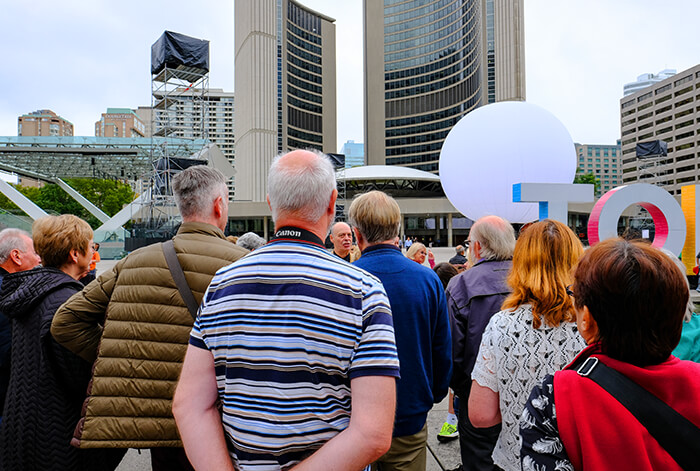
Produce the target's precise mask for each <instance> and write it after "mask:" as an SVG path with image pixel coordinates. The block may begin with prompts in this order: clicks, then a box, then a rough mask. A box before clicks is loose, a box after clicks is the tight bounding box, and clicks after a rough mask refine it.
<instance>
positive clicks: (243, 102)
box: [234, 0, 336, 201]
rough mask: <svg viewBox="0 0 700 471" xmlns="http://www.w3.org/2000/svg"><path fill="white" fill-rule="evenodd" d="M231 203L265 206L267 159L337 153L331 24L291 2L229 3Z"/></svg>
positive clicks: (249, 0)
mask: <svg viewBox="0 0 700 471" xmlns="http://www.w3.org/2000/svg"><path fill="white" fill-rule="evenodd" d="M234 29H235V83H236V97H237V104H236V108H237V114H238V118H237V119H236V155H237V156H238V158H237V160H236V170H237V174H236V200H248V201H265V197H266V193H267V170H268V168H269V167H270V163H271V162H272V158H273V157H274V156H275V155H276V154H278V153H280V152H282V151H286V150H288V149H297V148H315V149H319V150H322V151H323V152H335V150H336V67H335V20H334V19H332V18H329V17H327V16H325V15H323V14H321V13H318V12H315V11H313V10H311V9H309V8H306V7H305V6H303V5H302V4H300V3H298V2H296V1H294V0H236V2H235V28H234Z"/></svg>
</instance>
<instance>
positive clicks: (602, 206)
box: [588, 183, 686, 255]
mask: <svg viewBox="0 0 700 471" xmlns="http://www.w3.org/2000/svg"><path fill="white" fill-rule="evenodd" d="M633 204H639V205H640V206H641V207H643V208H644V209H646V210H647V211H649V214H650V215H651V217H652V219H653V220H654V227H655V229H656V234H655V236H654V242H652V244H651V245H653V246H654V247H656V248H659V249H660V248H666V249H668V250H670V251H671V252H673V253H674V254H676V255H679V254H680V253H681V250H683V246H684V245H685V231H686V228H685V216H684V215H683V210H682V209H681V206H680V205H679V204H678V202H677V201H676V200H675V198H674V197H673V196H671V194H670V193H668V192H667V191H666V190H664V189H662V188H659V187H658V186H654V185H650V184H648V183H637V184H634V185H629V186H621V187H618V188H614V189H612V190H610V191H608V192H607V193H605V194H604V195H603V197H602V198H600V199H599V200H598V202H597V203H596V204H595V206H593V210H592V211H591V216H590V218H589V219H588V242H589V243H590V244H591V245H595V244H597V243H598V242H600V241H601V240H604V239H608V238H610V237H617V221H618V220H619V219H620V216H622V212H623V211H624V210H625V209H626V208H627V207H629V206H631V205H633Z"/></svg>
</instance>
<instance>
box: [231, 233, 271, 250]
mask: <svg viewBox="0 0 700 471" xmlns="http://www.w3.org/2000/svg"><path fill="white" fill-rule="evenodd" d="M236 245H238V246H239V247H243V248H244V249H248V250H255V249H258V248H260V247H262V246H263V245H265V239H263V238H262V237H260V236H259V235H257V234H256V233H255V232H246V233H245V234H243V235H242V236H240V237H239V238H238V240H237V241H236Z"/></svg>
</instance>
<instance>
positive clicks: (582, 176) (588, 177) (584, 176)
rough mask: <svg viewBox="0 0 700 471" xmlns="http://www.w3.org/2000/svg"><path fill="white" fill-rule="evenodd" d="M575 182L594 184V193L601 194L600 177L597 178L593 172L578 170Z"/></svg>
mask: <svg viewBox="0 0 700 471" xmlns="http://www.w3.org/2000/svg"><path fill="white" fill-rule="evenodd" d="M574 183H589V184H592V185H594V187H593V189H594V193H595V194H596V195H599V194H600V179H598V178H596V176H595V175H594V174H592V173H579V171H578V170H577V171H576V176H575V177H574Z"/></svg>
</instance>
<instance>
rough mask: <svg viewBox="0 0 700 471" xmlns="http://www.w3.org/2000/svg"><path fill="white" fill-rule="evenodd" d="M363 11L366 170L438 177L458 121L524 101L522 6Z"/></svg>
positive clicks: (404, 6)
mask: <svg viewBox="0 0 700 471" xmlns="http://www.w3.org/2000/svg"><path fill="white" fill-rule="evenodd" d="M363 5H364V23H365V28H364V30H365V45H364V60H365V97H364V101H365V151H366V162H367V164H368V165H401V166H408V167H413V168H416V169H420V170H424V171H428V172H437V169H438V159H439V157H440V149H441V148H442V143H443V142H444V140H445V137H446V136H447V134H448V133H449V131H450V129H452V127H453V126H454V125H455V124H456V123H457V121H459V119H460V118H461V117H462V116H464V115H465V114H466V113H468V112H469V111H472V110H474V109H475V108H477V107H479V106H481V105H483V104H486V103H489V102H493V101H503V100H524V99H525V67H524V29H523V2H522V0H516V1H505V0H433V1H428V2H408V1H405V0H385V1H384V2H375V1H368V0H365V1H364V3H363ZM380 46H381V47H380Z"/></svg>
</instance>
